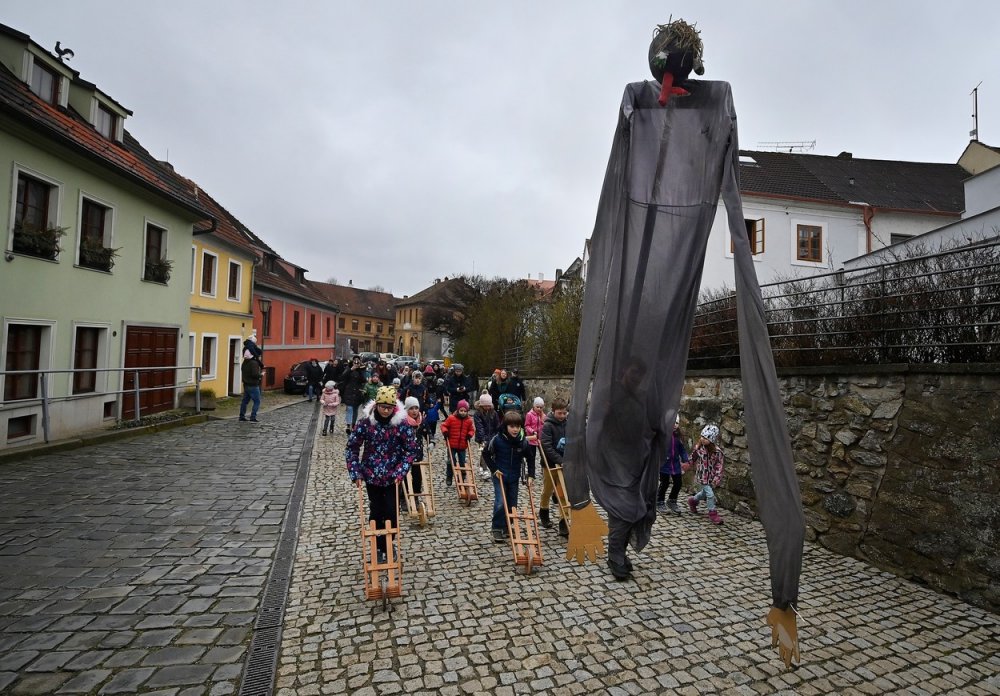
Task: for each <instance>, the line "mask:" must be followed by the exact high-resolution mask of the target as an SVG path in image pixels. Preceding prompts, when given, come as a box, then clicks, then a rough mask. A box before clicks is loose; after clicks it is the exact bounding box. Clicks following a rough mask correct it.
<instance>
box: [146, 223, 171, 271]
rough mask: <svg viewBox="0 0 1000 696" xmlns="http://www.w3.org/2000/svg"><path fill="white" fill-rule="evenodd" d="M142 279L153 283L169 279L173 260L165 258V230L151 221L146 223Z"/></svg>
mask: <svg viewBox="0 0 1000 696" xmlns="http://www.w3.org/2000/svg"><path fill="white" fill-rule="evenodd" d="M145 237H146V241H145V245H144V249H145V251H144V254H143V274H142V279H143V280H148V281H152V282H154V283H166V282H168V281H169V280H170V269H171V268H172V266H173V262H171V261H170V260H168V259H167V231H166V230H165V229H163V228H162V227H160V226H158V225H154V224H153V223H151V222H147V223H146V235H145Z"/></svg>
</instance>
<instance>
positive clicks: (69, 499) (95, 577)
mask: <svg viewBox="0 0 1000 696" xmlns="http://www.w3.org/2000/svg"><path fill="white" fill-rule="evenodd" d="M312 412H313V409H310V408H308V407H307V406H306V405H301V404H300V405H296V406H293V407H289V408H285V409H281V410H279V411H272V412H268V413H266V414H262V415H261V422H260V423H240V422H237V421H233V420H227V421H212V422H209V423H205V424H203V425H197V426H189V427H184V428H178V429H175V430H170V431H166V432H160V433H154V434H149V435H140V436H138V437H135V438H131V439H127V440H121V441H118V442H111V443H107V444H102V445H97V446H92V447H84V448H81V449H77V450H72V451H68V452H62V453H58V454H50V455H44V456H40V457H37V458H34V459H28V460H25V461H21V462H14V463H8V464H5V465H4V466H2V467H0V693H15V694H21V693H24V694H51V693H57V692H58V693H76V694H86V693H101V694H115V693H134V692H136V691H149V692H156V693H159V694H162V695H163V696H167V695H176V694H184V695H185V696H195V695H196V694H213V695H221V694H229V693H233V692H235V690H236V687H237V684H238V681H239V678H240V675H241V673H242V669H243V662H244V659H245V655H246V647H247V644H248V642H249V636H250V631H251V625H252V623H253V621H254V618H255V617H256V613H257V609H258V605H259V601H260V595H261V591H262V588H263V586H264V582H265V580H266V578H267V574H268V572H269V570H270V567H271V562H272V557H273V555H274V550H275V545H276V541H277V539H278V534H279V532H280V529H281V524H282V519H283V517H284V512H285V507H286V505H287V502H288V497H289V491H290V490H291V486H292V480H293V478H294V475H295V471H296V466H297V463H298V458H299V453H300V452H301V451H302V448H303V445H304V438H305V433H306V425H307V422H308V417H309V415H311V414H312Z"/></svg>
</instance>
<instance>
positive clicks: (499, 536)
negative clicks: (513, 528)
mask: <svg viewBox="0 0 1000 696" xmlns="http://www.w3.org/2000/svg"><path fill="white" fill-rule="evenodd" d="M491 533H492V534H493V542H494V543H496V544H502V543H504V542H505V541H507V535H506V534H504V530H502V529H494V530H492V532H491Z"/></svg>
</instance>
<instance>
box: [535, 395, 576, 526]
mask: <svg viewBox="0 0 1000 696" xmlns="http://www.w3.org/2000/svg"><path fill="white" fill-rule="evenodd" d="M568 416H569V406H568V404H567V403H566V401H565V400H564V399H559V398H556V399H553V400H552V412H551V413H549V415H547V416H546V417H545V421H544V423H543V424H542V435H541V443H540V444H541V447H542V452H544V453H545V459H543V460H542V466H546V465H548V466H550V467H556V466H562V463H563V453H564V452H565V451H566V418H567V417H568ZM554 494H555V487H554V486H553V484H552V478H551V477H549V476H546V477H545V480H544V481H543V482H542V499H541V501H540V502H539V504H538V517H539V521H540V522H541V525H542V526H543V527H545V528H546V529H549V528H551V527H552V520H551V518H550V517H549V501H550V500H551V499H552V498H553V496H554ZM559 536H563V537H568V536H569V526H568V525H567V524H566V520H559Z"/></svg>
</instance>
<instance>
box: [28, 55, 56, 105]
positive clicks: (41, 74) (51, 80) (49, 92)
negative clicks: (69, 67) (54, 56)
mask: <svg viewBox="0 0 1000 696" xmlns="http://www.w3.org/2000/svg"><path fill="white" fill-rule="evenodd" d="M59 82H60V76H59V73H57V72H56V71H55V70H52V69H51V68H49V67H48V66H46V65H42V64H41V63H40V62H39V61H38V60H37V59H35V60H33V61H32V65H31V91H32V92H34V93H35V95H36V96H37V97H38V98H39V99H41V100H43V101H47V102H48V103H49V104H52V105H53V106H55V105H56V104H58V103H59Z"/></svg>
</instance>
